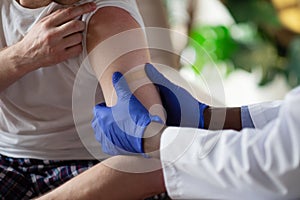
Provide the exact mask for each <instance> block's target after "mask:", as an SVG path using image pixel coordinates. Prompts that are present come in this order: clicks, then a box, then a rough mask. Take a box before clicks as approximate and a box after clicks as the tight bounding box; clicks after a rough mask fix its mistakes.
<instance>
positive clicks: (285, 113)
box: [161, 88, 300, 200]
mask: <svg viewBox="0 0 300 200" xmlns="http://www.w3.org/2000/svg"><path fill="white" fill-rule="evenodd" d="M249 111H250V115H251V118H252V120H253V123H254V125H255V127H256V128H255V129H243V130H242V131H240V132H237V131H233V130H226V131H208V130H200V129H192V128H176V127H170V128H167V129H166V130H165V131H164V133H163V135H162V139H161V161H162V165H163V172H164V179H165V183H166V187H167V191H168V193H169V195H170V196H171V198H173V199H231V200H232V199H233V200H234V199H251V200H257V199H264V200H266V199H272V200H276V199H300V167H299V161H300V88H296V89H295V90H293V91H292V92H290V93H289V94H288V95H287V96H286V98H285V100H284V101H282V103H278V102H275V103H264V104H258V105H252V106H249Z"/></svg>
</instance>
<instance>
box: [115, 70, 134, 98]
mask: <svg viewBox="0 0 300 200" xmlns="http://www.w3.org/2000/svg"><path fill="white" fill-rule="evenodd" d="M112 83H113V86H114V88H115V90H116V93H117V96H118V98H119V99H120V98H121V99H129V98H130V97H131V96H132V92H131V91H130V89H129V86H128V84H127V82H126V79H125V77H124V76H123V74H121V73H120V72H115V73H114V74H113V77H112Z"/></svg>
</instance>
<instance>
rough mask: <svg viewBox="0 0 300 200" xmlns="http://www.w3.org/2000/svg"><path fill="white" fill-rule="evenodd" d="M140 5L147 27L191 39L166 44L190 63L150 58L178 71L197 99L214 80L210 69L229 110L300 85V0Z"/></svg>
mask: <svg viewBox="0 0 300 200" xmlns="http://www.w3.org/2000/svg"><path fill="white" fill-rule="evenodd" d="M142 2H143V3H142ZM138 4H139V6H140V9H141V11H142V14H143V17H144V19H145V23H146V26H151V27H153V26H156V27H169V28H170V29H172V30H174V31H176V32H180V33H184V34H187V35H188V36H189V37H190V38H189V39H186V40H179V39H178V38H176V36H174V35H170V45H172V46H173V48H174V49H175V50H176V51H179V52H181V53H180V54H181V55H182V57H184V58H188V59H187V60H189V62H186V59H180V58H179V57H177V56H174V55H169V54H168V53H166V52H160V51H152V52H151V54H153V55H152V56H153V58H154V60H155V61H156V62H158V63H165V64H166V65H169V66H173V67H174V68H176V69H179V70H180V74H181V76H182V77H184V78H185V79H186V80H187V81H188V82H189V83H190V84H192V85H193V86H194V87H196V88H198V89H197V91H199V95H200V99H201V94H202V92H201V91H205V90H206V89H205V88H206V86H205V85H206V82H207V80H209V79H214V77H210V69H211V68H212V67H217V69H218V70H219V72H220V74H221V77H222V81H223V87H224V91H225V96H226V97H225V102H223V103H225V104H226V105H227V106H240V105H244V104H251V103H257V102H261V101H270V100H276V99H282V98H283V97H284V95H285V94H286V93H287V92H288V91H290V90H291V89H292V88H294V87H295V86H297V85H299V83H300V37H299V35H298V34H300V1H299V0H243V1H241V0H151V1H150V0H148V1H145V0H140V1H138ZM161 55H164V56H161ZM166 58H168V59H169V60H168V59H166ZM170 60H171V61H170ZM203 77H205V78H203ZM203 79H205V80H203ZM208 82H209V83H212V82H213V80H211V81H208ZM206 92H207V91H206ZM214 98H218V97H214ZM202 99H204V100H205V97H203V98H202ZM220 101H223V100H222V99H220ZM206 102H209V100H208V99H206Z"/></svg>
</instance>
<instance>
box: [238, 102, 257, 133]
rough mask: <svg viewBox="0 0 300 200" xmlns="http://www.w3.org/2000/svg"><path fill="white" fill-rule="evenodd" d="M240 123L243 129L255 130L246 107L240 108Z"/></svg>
mask: <svg viewBox="0 0 300 200" xmlns="http://www.w3.org/2000/svg"><path fill="white" fill-rule="evenodd" d="M241 121H242V127H243V128H255V126H254V124H253V121H252V119H251V115H250V113H249V109H248V106H242V107H241Z"/></svg>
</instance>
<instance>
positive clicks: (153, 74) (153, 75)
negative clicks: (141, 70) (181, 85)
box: [145, 63, 177, 90]
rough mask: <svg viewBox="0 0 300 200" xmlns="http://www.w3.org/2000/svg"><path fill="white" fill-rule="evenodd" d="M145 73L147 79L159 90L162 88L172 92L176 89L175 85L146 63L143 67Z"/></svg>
mask: <svg viewBox="0 0 300 200" xmlns="http://www.w3.org/2000/svg"><path fill="white" fill-rule="evenodd" d="M145 71H146V74H147V76H148V78H149V79H150V80H151V81H152V82H153V83H154V84H155V85H156V86H158V87H159V88H160V89H161V88H162V87H165V88H168V89H170V90H173V89H174V88H175V87H177V86H176V85H175V84H173V83H172V82H171V81H169V80H168V79H167V78H166V77H165V76H164V75H162V74H161V73H160V72H159V71H158V70H157V69H156V68H155V67H154V66H153V65H152V64H150V63H147V64H146V65H145Z"/></svg>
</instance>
